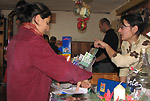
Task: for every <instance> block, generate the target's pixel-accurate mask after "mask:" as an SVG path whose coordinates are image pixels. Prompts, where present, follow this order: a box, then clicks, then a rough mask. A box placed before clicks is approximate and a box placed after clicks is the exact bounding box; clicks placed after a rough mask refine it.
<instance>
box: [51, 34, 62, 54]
mask: <svg viewBox="0 0 150 101" xmlns="http://www.w3.org/2000/svg"><path fill="white" fill-rule="evenodd" d="M56 41H57V38H56V37H55V36H52V37H51V38H50V40H49V44H50V46H51V48H52V49H53V50H54V51H55V53H56V54H60V53H61V52H60V51H59V50H58V47H57V45H56Z"/></svg>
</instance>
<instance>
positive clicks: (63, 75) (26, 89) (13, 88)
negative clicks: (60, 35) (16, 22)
mask: <svg viewBox="0 0 150 101" xmlns="http://www.w3.org/2000/svg"><path fill="white" fill-rule="evenodd" d="M7 63H8V67H7V101H47V100H48V93H49V90H50V85H51V82H52V79H55V80H57V81H59V82H70V83H77V82H78V81H82V80H85V79H88V78H90V77H91V75H92V73H90V72H87V71H85V70H83V69H81V68H79V67H77V66H75V65H72V63H71V62H67V61H66V59H65V58H64V57H63V56H60V55H57V54H55V52H54V51H53V49H52V48H51V47H50V46H49V44H48V43H47V42H46V41H45V40H44V38H43V37H42V36H40V35H36V34H35V33H34V32H33V31H31V30H29V29H27V28H25V27H23V26H22V27H20V28H19V31H18V33H17V34H16V35H15V36H14V37H13V38H12V39H11V41H10V43H9V45H8V51H7Z"/></svg>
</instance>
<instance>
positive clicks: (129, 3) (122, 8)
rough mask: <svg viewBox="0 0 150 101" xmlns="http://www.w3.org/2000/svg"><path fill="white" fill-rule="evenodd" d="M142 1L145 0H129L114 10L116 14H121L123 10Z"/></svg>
mask: <svg viewBox="0 0 150 101" xmlns="http://www.w3.org/2000/svg"><path fill="white" fill-rule="evenodd" d="M144 1H147V0H130V2H128V3H127V4H125V5H123V6H122V7H120V8H119V9H117V10H116V13H117V16H120V15H122V13H123V12H125V11H127V10H129V9H131V8H133V7H135V6H136V5H138V4H140V3H142V2H144Z"/></svg>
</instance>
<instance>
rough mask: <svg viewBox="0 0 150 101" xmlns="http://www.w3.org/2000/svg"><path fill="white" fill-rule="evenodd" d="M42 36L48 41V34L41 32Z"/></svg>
mask: <svg viewBox="0 0 150 101" xmlns="http://www.w3.org/2000/svg"><path fill="white" fill-rule="evenodd" d="M43 37H44V39H45V40H46V41H47V42H48V43H49V36H48V35H47V34H43Z"/></svg>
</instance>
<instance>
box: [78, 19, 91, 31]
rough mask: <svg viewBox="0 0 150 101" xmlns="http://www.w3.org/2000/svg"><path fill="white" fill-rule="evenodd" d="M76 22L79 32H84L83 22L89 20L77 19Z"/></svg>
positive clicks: (84, 24)
mask: <svg viewBox="0 0 150 101" xmlns="http://www.w3.org/2000/svg"><path fill="white" fill-rule="evenodd" d="M77 20H78V21H79V22H78V24H77V27H78V29H79V30H81V31H83V30H85V29H86V27H87V24H86V22H85V21H87V20H89V18H84V19H81V18H78V19H77Z"/></svg>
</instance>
